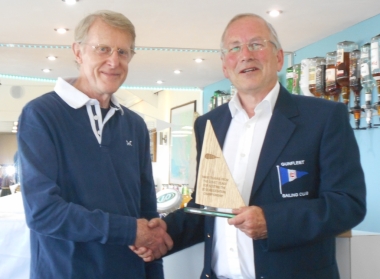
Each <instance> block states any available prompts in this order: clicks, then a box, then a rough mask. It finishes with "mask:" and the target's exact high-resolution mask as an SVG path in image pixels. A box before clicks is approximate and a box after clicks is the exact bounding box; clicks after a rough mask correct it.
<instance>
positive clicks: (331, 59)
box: [324, 51, 341, 101]
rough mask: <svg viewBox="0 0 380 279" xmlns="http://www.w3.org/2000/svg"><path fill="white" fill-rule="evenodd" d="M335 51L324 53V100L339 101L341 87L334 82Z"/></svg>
mask: <svg viewBox="0 0 380 279" xmlns="http://www.w3.org/2000/svg"><path fill="white" fill-rule="evenodd" d="M335 65H336V51H331V52H328V53H326V71H325V81H326V82H325V94H324V95H325V99H332V100H334V101H338V100H339V94H340V92H341V86H340V85H339V84H338V83H337V82H336V66H335Z"/></svg>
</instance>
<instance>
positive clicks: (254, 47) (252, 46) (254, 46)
mask: <svg viewBox="0 0 380 279" xmlns="http://www.w3.org/2000/svg"><path fill="white" fill-rule="evenodd" d="M259 42H263V43H262V44H260V43H259ZM268 43H272V44H273V45H274V47H275V48H276V49H277V46H276V44H275V43H274V42H272V41H271V40H267V39H255V40H253V41H251V42H248V43H244V44H240V45H236V46H234V47H232V48H221V49H220V52H221V53H222V54H223V55H226V54H239V53H241V52H242V50H243V46H245V45H246V46H247V48H248V50H249V51H250V52H255V51H260V50H263V49H265V48H267V47H268ZM237 47H239V50H237V51H233V49H234V48H237Z"/></svg>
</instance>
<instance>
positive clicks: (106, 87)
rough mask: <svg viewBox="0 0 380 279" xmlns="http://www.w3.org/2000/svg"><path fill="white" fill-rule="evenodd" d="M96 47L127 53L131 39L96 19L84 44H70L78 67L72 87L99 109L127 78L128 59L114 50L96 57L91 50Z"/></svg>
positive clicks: (107, 103)
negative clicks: (119, 49)
mask: <svg viewBox="0 0 380 279" xmlns="http://www.w3.org/2000/svg"><path fill="white" fill-rule="evenodd" d="M98 44H102V45H108V46H110V47H112V48H114V49H115V48H121V49H125V50H127V49H130V48H131V47H132V38H131V36H130V35H129V34H127V33H125V32H124V31H122V30H120V29H118V28H115V27H112V26H110V25H108V24H106V23H104V22H103V21H102V20H99V19H97V20H96V21H95V22H94V23H93V24H92V25H91V27H90V29H89V31H88V34H87V37H86V41H85V42H83V43H82V44H79V43H74V44H73V51H74V54H75V58H76V61H77V63H78V64H79V65H80V68H79V71H80V74H79V78H78V80H77V82H76V83H75V84H74V86H75V87H76V88H77V89H79V90H80V91H81V92H83V93H85V94H86V95H87V96H89V97H90V98H94V99H97V100H98V101H99V102H100V103H101V106H102V107H108V105H109V100H110V99H111V96H112V94H113V93H115V92H116V91H117V90H118V89H119V87H120V86H121V85H122V84H123V82H124V81H125V79H126V77H127V74H128V63H129V60H128V59H125V58H123V57H122V56H120V55H119V54H118V52H117V51H116V50H114V51H113V53H112V54H111V55H110V56H107V55H106V56H101V55H99V54H98V53H96V52H95V51H94V49H93V47H92V46H96V45H98Z"/></svg>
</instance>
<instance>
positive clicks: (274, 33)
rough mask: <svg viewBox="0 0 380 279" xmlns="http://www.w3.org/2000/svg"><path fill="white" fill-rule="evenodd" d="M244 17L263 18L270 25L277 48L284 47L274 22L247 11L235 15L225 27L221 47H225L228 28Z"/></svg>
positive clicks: (271, 34) (272, 38) (269, 28)
mask: <svg viewBox="0 0 380 279" xmlns="http://www.w3.org/2000/svg"><path fill="white" fill-rule="evenodd" d="M244 17H252V18H257V19H261V20H262V21H263V22H264V23H265V25H266V26H267V27H268V30H269V32H270V36H271V40H272V42H273V43H274V45H275V47H276V49H277V50H280V49H282V47H281V44H280V40H279V39H278V35H277V32H276V30H275V29H274V28H273V26H272V24H270V23H269V22H267V21H266V20H265V19H264V18H262V17H261V16H259V15H257V14H252V13H245V14H238V15H236V16H234V17H233V18H232V19H231V20H230V22H228V24H227V26H226V28H225V29H224V32H223V34H222V40H221V43H220V46H221V48H223V46H224V45H223V41H224V37H225V36H226V33H227V29H228V28H229V27H230V26H231V24H232V23H234V22H235V21H237V20H239V19H241V18H244Z"/></svg>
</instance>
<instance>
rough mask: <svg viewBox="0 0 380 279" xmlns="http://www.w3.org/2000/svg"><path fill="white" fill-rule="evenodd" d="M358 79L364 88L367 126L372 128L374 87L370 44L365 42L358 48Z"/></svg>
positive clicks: (363, 106)
mask: <svg viewBox="0 0 380 279" xmlns="http://www.w3.org/2000/svg"><path fill="white" fill-rule="evenodd" d="M360 79H361V83H362V86H363V88H364V93H365V94H364V96H365V103H364V105H362V109H364V111H365V114H366V122H367V128H373V126H372V116H373V109H374V108H373V105H372V90H373V88H374V87H375V81H374V80H373V78H372V72H371V44H370V43H366V44H364V45H362V46H361V48H360Z"/></svg>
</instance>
